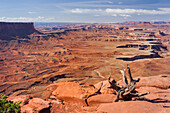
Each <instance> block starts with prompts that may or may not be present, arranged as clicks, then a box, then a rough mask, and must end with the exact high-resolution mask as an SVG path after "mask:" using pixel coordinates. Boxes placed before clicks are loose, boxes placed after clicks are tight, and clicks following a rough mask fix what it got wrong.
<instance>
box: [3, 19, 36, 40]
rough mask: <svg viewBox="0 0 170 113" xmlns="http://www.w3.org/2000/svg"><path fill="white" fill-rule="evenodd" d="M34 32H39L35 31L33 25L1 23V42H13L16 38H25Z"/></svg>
mask: <svg viewBox="0 0 170 113" xmlns="http://www.w3.org/2000/svg"><path fill="white" fill-rule="evenodd" d="M34 32H38V31H37V30H35V28H34V24H33V23H16V22H14V23H13V22H0V39H1V40H11V39H15V38H16V37H19V38H24V37H27V35H30V34H32V33H34Z"/></svg>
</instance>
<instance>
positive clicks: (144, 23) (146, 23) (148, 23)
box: [139, 22, 152, 25]
mask: <svg viewBox="0 0 170 113" xmlns="http://www.w3.org/2000/svg"><path fill="white" fill-rule="evenodd" d="M139 25H152V24H151V23H150V22H142V23H140V24H139Z"/></svg>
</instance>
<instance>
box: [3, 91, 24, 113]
mask: <svg viewBox="0 0 170 113" xmlns="http://www.w3.org/2000/svg"><path fill="white" fill-rule="evenodd" d="M7 98H8V97H7V96H6V95H3V94H2V95H1V98H0V113H20V109H19V108H20V105H19V104H20V103H21V102H18V103H14V102H13V101H8V100H7Z"/></svg>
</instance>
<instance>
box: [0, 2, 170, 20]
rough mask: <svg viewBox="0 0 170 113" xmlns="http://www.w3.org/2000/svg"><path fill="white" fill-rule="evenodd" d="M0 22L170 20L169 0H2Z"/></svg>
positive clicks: (0, 3)
mask: <svg viewBox="0 0 170 113" xmlns="http://www.w3.org/2000/svg"><path fill="white" fill-rule="evenodd" d="M0 21H1V22H4V21H5V22H73V23H115V22H124V21H167V22H170V0H0Z"/></svg>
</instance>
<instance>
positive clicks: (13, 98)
mask: <svg viewBox="0 0 170 113" xmlns="http://www.w3.org/2000/svg"><path fill="white" fill-rule="evenodd" d="M30 98H31V97H30V96H29V95H19V96H9V97H8V98H7V100H11V101H14V102H15V103H18V102H20V101H21V104H20V106H23V105H25V104H27V103H28V101H29V99H30Z"/></svg>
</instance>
